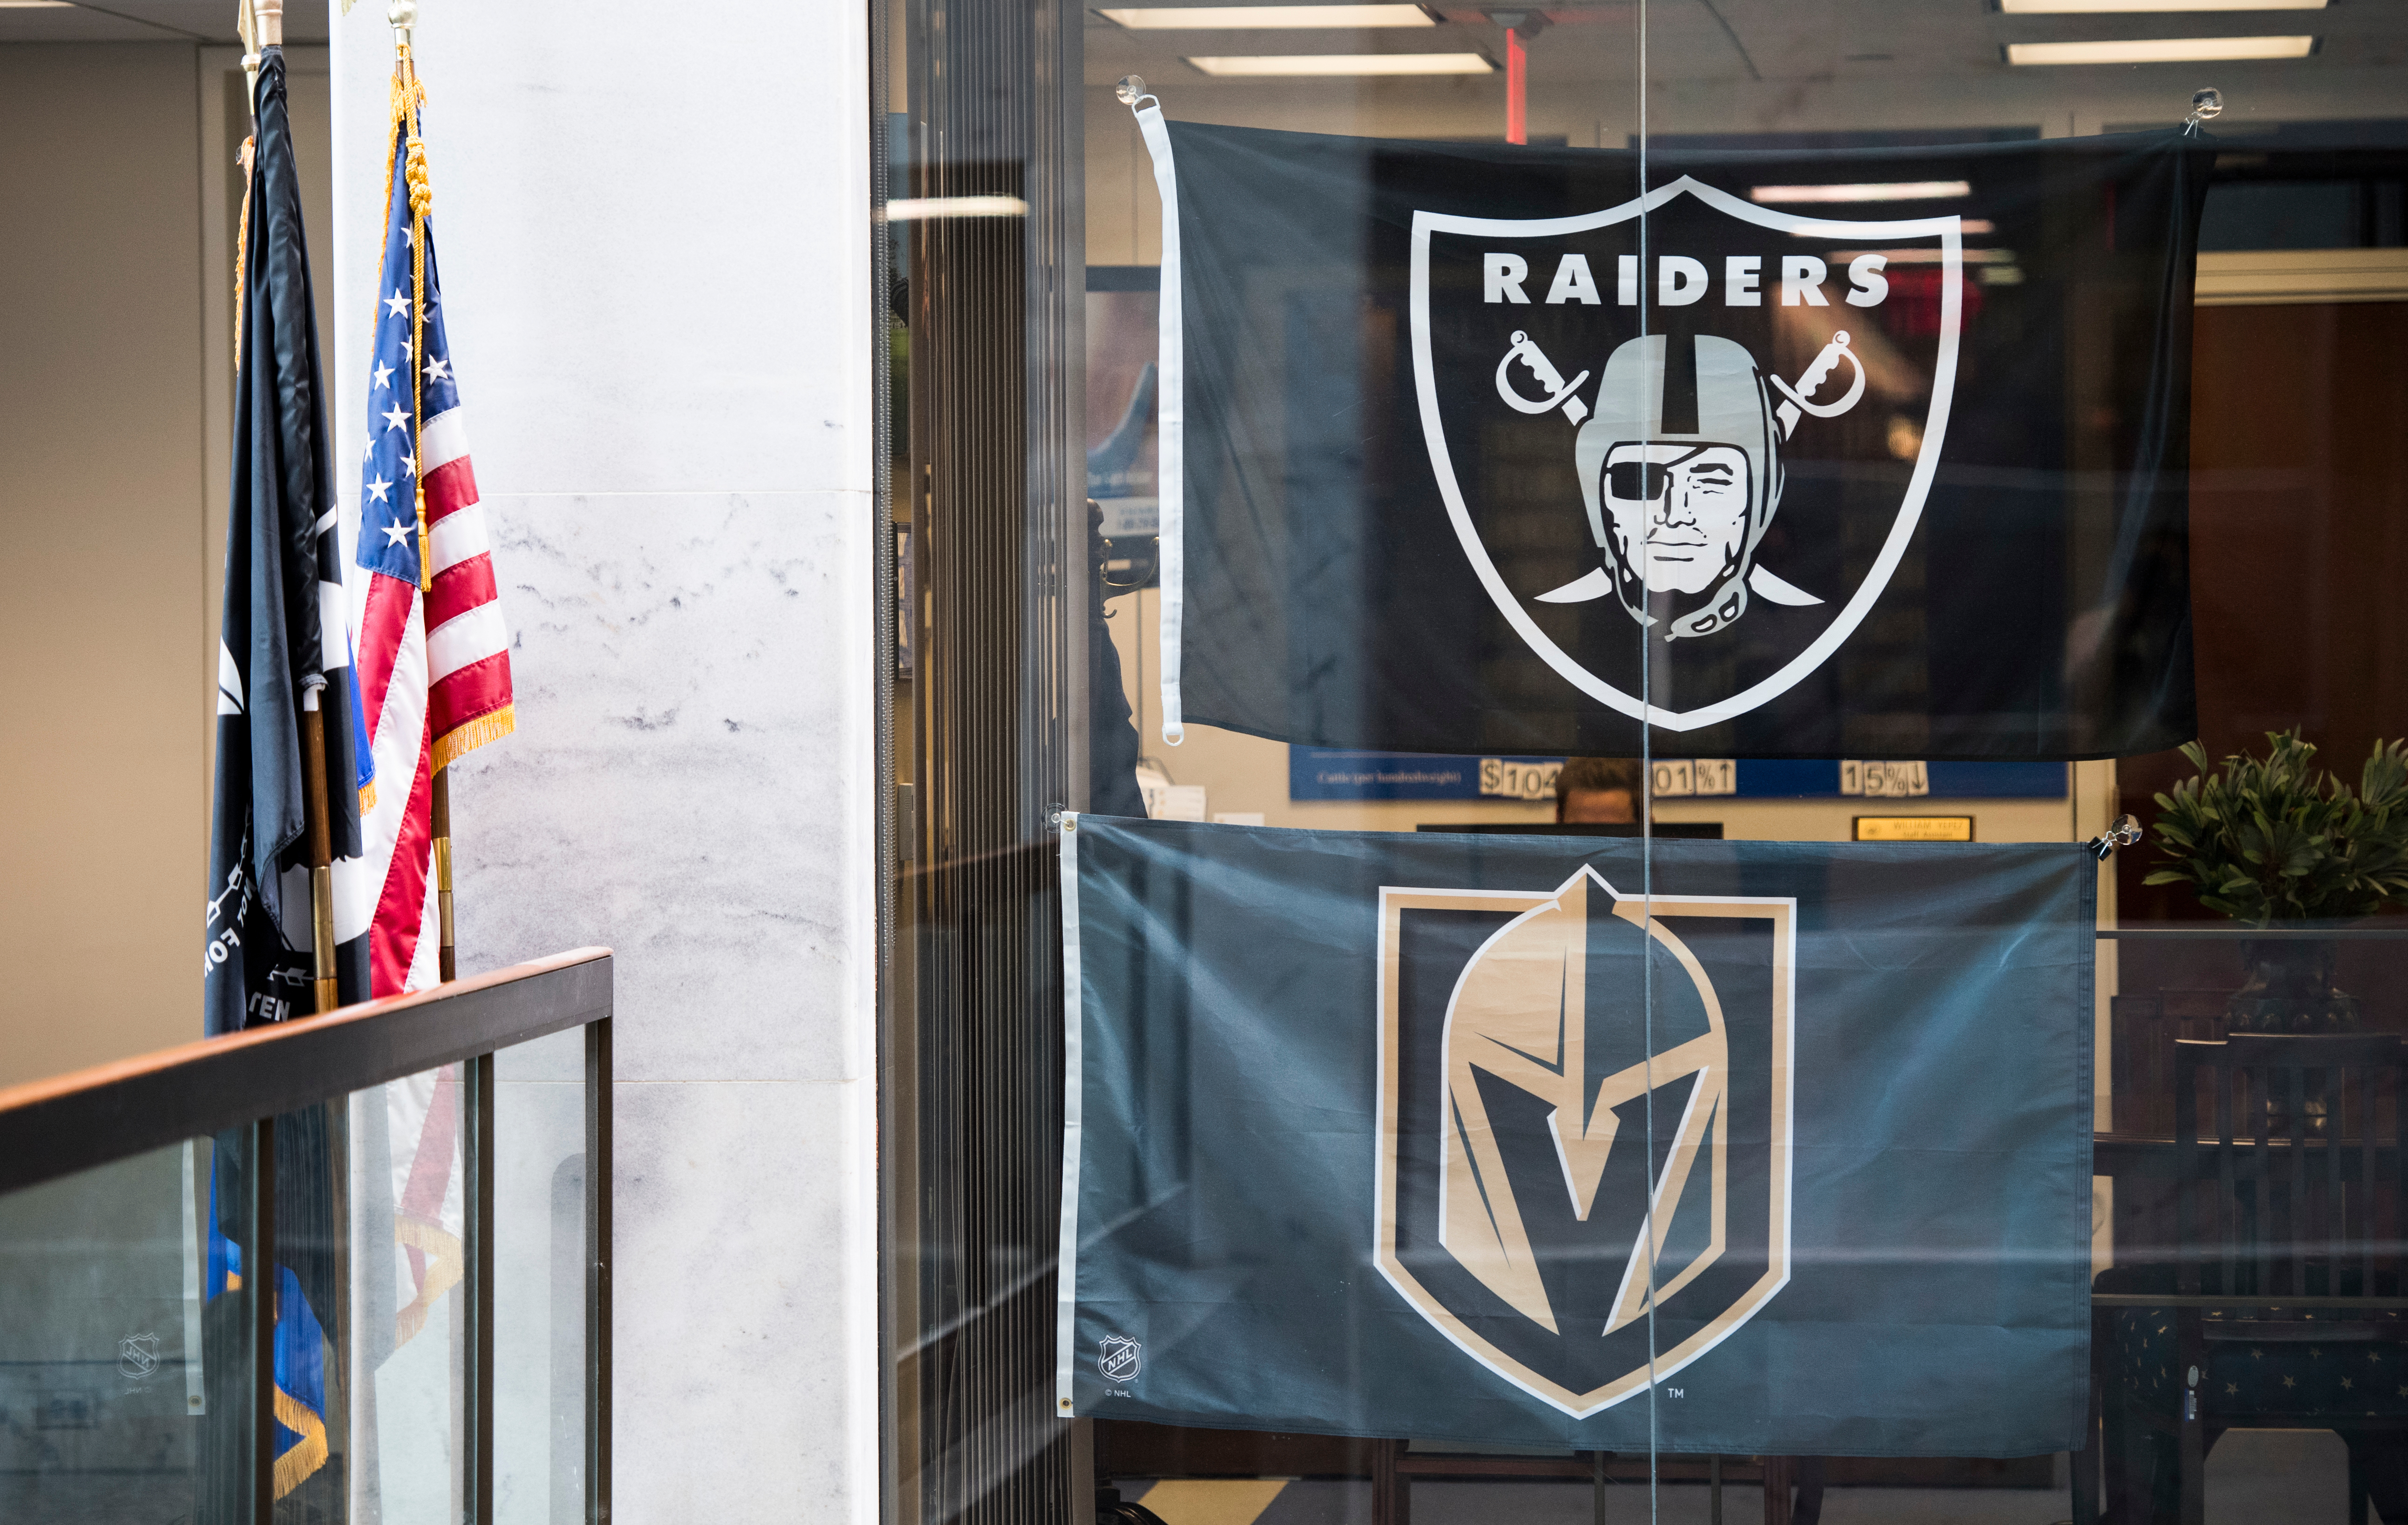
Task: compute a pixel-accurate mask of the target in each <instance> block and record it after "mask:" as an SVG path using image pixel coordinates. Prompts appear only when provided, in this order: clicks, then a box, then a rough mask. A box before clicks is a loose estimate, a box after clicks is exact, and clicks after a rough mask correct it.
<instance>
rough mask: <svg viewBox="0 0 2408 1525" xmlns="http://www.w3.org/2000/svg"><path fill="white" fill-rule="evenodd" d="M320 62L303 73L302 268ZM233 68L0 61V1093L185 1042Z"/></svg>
mask: <svg viewBox="0 0 2408 1525" xmlns="http://www.w3.org/2000/svg"><path fill="white" fill-rule="evenodd" d="M212 55H214V56H215V57H216V58H217V59H218V60H219V63H218V64H217V66H215V67H214V68H211V67H208V66H205V64H204V60H206V59H208V58H210V57H211V56H212ZM312 57H314V58H315V60H316V61H317V62H316V71H317V75H316V78H314V80H312V79H310V78H305V77H306V76H308V73H309V69H310V63H309V60H310V59H311V58H312ZM323 57H324V55H323V51H322V50H296V53H295V57H294V71H295V80H294V92H293V94H294V134H295V139H296V144H297V146H298V149H299V152H300V155H301V158H302V171H303V181H304V183H303V196H304V199H305V201H306V202H307V203H308V205H309V206H310V207H312V208H314V209H315V210H314V212H313V216H312V221H311V230H310V231H311V236H312V239H313V242H315V241H318V240H320V239H322V237H323V236H324V228H325V224H324V223H323V221H322V219H323V216H324V212H323V208H324V207H325V206H326V202H327V195H326V187H327V181H326V155H325V153H324V151H323V150H324V146H325V143H326V115H325V88H324V78H323V69H324V65H323ZM235 59H236V55H235V53H234V52H233V51H232V50H205V49H200V48H196V47H195V46H194V45H193V44H190V43H180V42H168V43H94V44H78V43H12V44H7V45H0V143H5V144H6V145H7V148H6V150H5V151H0V207H7V237H6V238H0V292H5V293H7V294H6V295H5V297H0V463H5V467H6V469H5V470H0V568H4V569H5V571H6V583H5V587H6V591H7V596H6V597H5V598H0V651H5V652H6V653H7V660H6V661H5V662H0V715H5V716H6V717H7V719H6V720H5V721H0V797H5V798H6V799H7V800H8V801H9V808H8V809H7V810H6V811H5V812H0V864H5V865H6V876H5V877H6V883H5V888H0V963H5V966H6V967H7V969H8V971H9V976H10V977H9V979H8V981H7V989H6V991H5V993H0V1086H7V1085H12V1084H15V1083H18V1082H20V1081H24V1080H32V1079H37V1078H40V1077H42V1076H50V1075H55V1074H59V1073H61V1072H63V1071H66V1070H72V1069H77V1068H80V1067H82V1066H84V1065H88V1064H96V1063H101V1062H107V1061H109V1060H113V1059H121V1058H124V1057H127V1056H130V1055H133V1054H137V1053H143V1052H147V1051H149V1050H151V1049H155V1048H165V1047H167V1046H169V1045H172V1044H177V1043H183V1042H187V1041H190V1040H192V1039H193V1038H197V1037H198V1036H199V1035H200V1020H201V1019H200V988H201V987H200V969H199V967H198V964H197V962H195V961H196V958H197V955H198V953H199V951H200V928H201V910H202V906H201V900H202V887H203V880H204V878H205V877H206V876H207V871H208V817H209V765H210V761H211V759H210V753H211V751H212V749H213V745H214V739H215V703H214V701H215V694H216V669H215V653H216V650H217V622H216V610H217V601H218V589H217V582H218V580H219V577H220V574H221V572H222V564H223V560H224V540H225V528H224V526H225V504H224V497H225V485H224V484H225V479H226V469H227V468H226V465H225V461H226V449H225V444H224V436H225V433H226V430H227V428H228V427H230V423H229V420H227V416H226V411H225V399H226V396H227V394H228V387H227V378H226V377H225V376H224V375H223V374H222V372H223V370H224V368H226V367H230V366H231V363H232V362H231V359H230V358H229V349H230V347H229V345H228V344H227V342H226V339H225V335H224V332H223V331H224V329H225V327H226V326H227V325H228V324H229V323H230V321H231V312H232V303H231V292H232V289H233V245H232V239H231V235H230V234H229V232H228V228H227V224H228V222H229V218H228V216H227V215H226V213H225V212H224V210H223V209H222V207H216V206H215V205H214V203H213V201H212V197H217V198H220V199H222V197H223V196H224V194H225V193H226V190H227V188H228V186H229V185H231V186H232V188H233V193H234V194H235V195H236V197H237V198H238V197H239V195H240V185H239V182H238V180H237V179H236V178H234V177H233V176H231V175H230V174H229V173H228V167H229V165H230V163H231V158H232V148H231V146H228V145H227V144H226V126H225V123H224V121H222V116H223V114H224V113H225V112H226V110H227V109H228V102H227V95H226V87H225V82H224V73H225V69H226V67H227V66H232V65H234V64H235ZM234 78H235V85H234V96H233V109H234V110H236V112H237V113H239V112H240V110H241V98H242V97H241V76H240V74H239V71H238V66H237V67H236V73H235V76H234ZM238 140H239V135H238V134H237V135H236V141H238ZM219 148H222V150H223V151H222V153H216V152H215V151H214V150H217V149H219ZM323 301H324V293H323V292H322V293H321V302H322V304H323ZM322 310H323V307H322ZM213 324H214V325H215V327H214V329H213V327H212V325H213Z"/></svg>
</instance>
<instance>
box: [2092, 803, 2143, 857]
mask: <svg viewBox="0 0 2408 1525" xmlns="http://www.w3.org/2000/svg"><path fill="white" fill-rule="evenodd" d="M2140 840H2141V823H2140V821H2139V820H2136V819H2134V818H2133V817H2132V816H2130V815H2128V814H2127V815H2121V816H2117V817H2116V818H2115V819H2114V821H2113V822H2112V823H2111V824H2110V825H2109V826H2108V828H2107V830H2106V831H2104V832H2102V833H2100V834H2099V835H2097V836H2094V837H2092V838H2091V839H2090V840H2089V841H2087V842H2085V843H2084V844H2083V846H2084V847H2085V848H2089V849H2090V855H2091V856H2092V857H2094V858H2096V859H2098V860H2099V861H2100V862H2102V863H2103V862H2106V861H2107V860H2108V859H2109V858H2110V857H2111V856H2113V855H2114V851H2115V849H2116V848H2128V847H2130V846H2132V844H2134V843H2135V842H2138V841H2140Z"/></svg>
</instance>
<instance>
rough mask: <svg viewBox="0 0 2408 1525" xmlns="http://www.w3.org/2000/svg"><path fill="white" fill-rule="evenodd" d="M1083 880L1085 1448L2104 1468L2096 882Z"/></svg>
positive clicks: (1072, 1287) (1997, 872)
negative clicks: (1240, 1439)
mask: <svg viewBox="0 0 2408 1525" xmlns="http://www.w3.org/2000/svg"><path fill="white" fill-rule="evenodd" d="M1063 843H1064V848H1063V860H1062V862H1063V868H1062V873H1063V906H1064V911H1063V916H1064V923H1063V948H1064V960H1065V963H1066V970H1065V975H1066V982H1067V983H1066V989H1067V991H1068V1001H1067V1037H1068V1096H1067V1102H1066V1119H1067V1124H1066V1129H1065V1136H1064V1146H1063V1177H1064V1187H1063V1208H1062V1227H1061V1232H1062V1241H1061V1262H1062V1272H1061V1276H1060V1282H1059V1288H1060V1291H1059V1296H1060V1304H1059V1314H1060V1320H1059V1327H1058V1331H1057V1333H1058V1347H1057V1357H1058V1364H1057V1374H1056V1375H1057V1391H1056V1394H1055V1399H1054V1403H1055V1411H1056V1412H1057V1413H1058V1414H1060V1415H1062V1416H1063V1417H1065V1418H1068V1417H1071V1416H1074V1415H1075V1416H1086V1415H1095V1416H1098V1417H1102V1418H1126V1419H1147V1420H1153V1421H1155V1422H1159V1423H1166V1424H1182V1425H1205V1426H1225V1427H1230V1428H1242V1429H1258V1430H1277V1431H1284V1432H1313V1433H1323V1434H1348V1435H1377V1436H1416V1437H1424V1438H1434V1439H1446V1440H1454V1441H1483V1442H1499V1443H1518V1444H1535V1445H1558V1446H1570V1447H1577V1448H1580V1449H1588V1450H1643V1449H1646V1448H1648V1447H1650V1446H1651V1445H1654V1446H1657V1447H1661V1448H1662V1449H1664V1450H1668V1451H1684V1452H1708V1453H1721V1454H1741V1455H1746V1454H1775V1455H1816V1456H1821V1455H1936V1456H2029V1455H2035V1454H2040V1453H2044V1452H2049V1451H2060V1450H2065V1449H2068V1448H2069V1447H2071V1446H2073V1445H2075V1444H2077V1437H2078V1432H2079V1429H2080V1426H2081V1421H2082V1419H2083V1417H2084V1415H2085V1408H2086V1404H2087V1401H2088V1391H2089V1388H2088V1368H2087V1351H2088V1342H2089V1275H2090V1125H2091V1101H2090V1079H2091V1056H2090V1041H2091V1021H2092V995H2091V990H2092V934H2093V917H2094V910H2095V893H2096V891H2095V884H2096V869H2097V864H2096V863H2095V862H2094V861H2093V860H2092V859H2091V858H2090V856H2089V855H2088V853H2087V852H2086V850H2085V849H2084V848H2080V847H2078V846H2073V845H2070V844H2069V845H2051V846H1989V845H1982V846H1974V845H1971V844H1964V845H1958V844H1947V845H1926V844H1916V845H1889V844H1822V843H1766V842H1700V841H1679V842H1664V841H1658V842H1655V843H1653V844H1652V845H1650V844H1641V842H1638V841H1630V840H1602V841H1601V840H1599V839H1596V838H1576V839H1574V838H1563V837H1540V836H1527V837H1515V836H1455V835H1444V834H1411V835H1409V834H1392V833H1355V832H1300V831H1282V830H1277V829H1263V828H1249V827H1236V826H1209V825H1200V824H1194V823H1187V822H1176V821H1146V820H1112V819H1109V818H1103V817H1095V816H1081V817H1076V818H1073V820H1072V821H1071V823H1070V825H1068V827H1067V828H1066V829H1065V832H1064V834H1063ZM1648 847H1652V851H1649V852H1645V853H1644V855H1642V849H1643V848H1648Z"/></svg>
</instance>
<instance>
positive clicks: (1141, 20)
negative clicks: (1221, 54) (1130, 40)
mask: <svg viewBox="0 0 2408 1525" xmlns="http://www.w3.org/2000/svg"><path fill="white" fill-rule="evenodd" d="M1096 14H1097V15H1098V16H1101V17H1102V18H1103V19H1104V20H1106V21H1113V22H1116V23H1118V24H1119V25H1122V26H1125V27H1127V28H1128V29H1129V30H1130V31H1132V32H1177V31H1193V32H1202V31H1257V32H1277V31H1291V30H1294V29H1296V28H1298V27H1314V26H1318V27H1333V28H1361V27H1374V26H1436V25H1437V24H1438V21H1437V20H1436V19H1435V18H1433V17H1432V16H1431V15H1430V13H1429V12H1428V11H1426V10H1424V9H1423V8H1422V7H1419V6H1150V7H1144V8H1142V9H1125V10H1124V9H1116V10H1098V11H1097V12H1096Z"/></svg>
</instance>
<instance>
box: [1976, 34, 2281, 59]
mask: <svg viewBox="0 0 2408 1525" xmlns="http://www.w3.org/2000/svg"><path fill="white" fill-rule="evenodd" d="M2315 48H2316V39H2315V38H2314V37H2156V38H2136V39H2134V40H2132V41H2129V42H2011V43H2009V44H2007V62H2008V63H2010V64H2213V63H2218V62H2223V61H2227V60H2232V59H2267V58H2305V57H2307V56H2308V55H2309V54H2310V53H2312V52H2314V51H2315Z"/></svg>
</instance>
